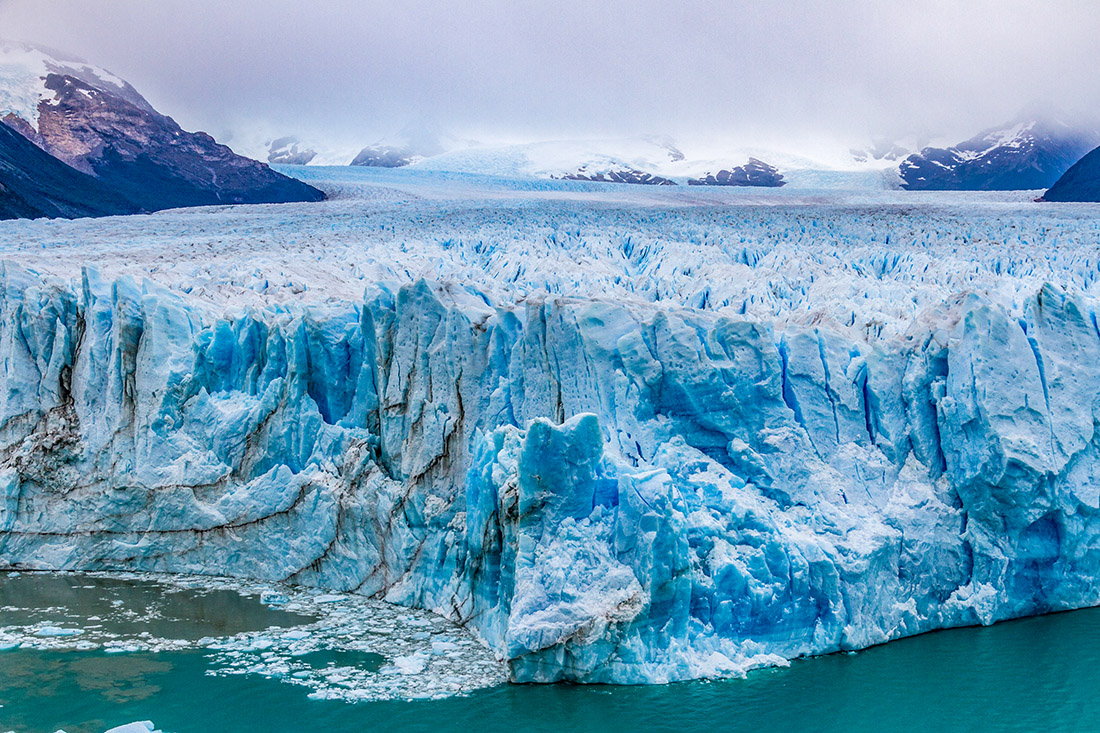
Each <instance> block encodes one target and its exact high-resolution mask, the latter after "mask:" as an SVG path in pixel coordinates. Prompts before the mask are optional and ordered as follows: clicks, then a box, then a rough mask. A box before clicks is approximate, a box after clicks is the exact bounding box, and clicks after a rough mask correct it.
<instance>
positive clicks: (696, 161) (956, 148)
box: [271, 119, 1100, 191]
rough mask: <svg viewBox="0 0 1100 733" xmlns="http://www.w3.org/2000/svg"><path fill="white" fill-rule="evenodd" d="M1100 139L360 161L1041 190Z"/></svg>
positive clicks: (1042, 133) (646, 144)
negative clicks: (796, 152) (823, 150)
mask: <svg viewBox="0 0 1100 733" xmlns="http://www.w3.org/2000/svg"><path fill="white" fill-rule="evenodd" d="M1098 144H1100V125H1098V126H1096V127H1095V128H1090V127H1087V126H1071V125H1067V124H1065V123H1061V122H1055V121H1046V120H1041V119H1030V120H1024V119H1021V120H1017V121H1015V122H1012V123H1009V124H1006V125H1002V126H1000V127H997V128H991V129H989V130H985V131H983V132H981V133H979V134H978V135H975V136H974V137H972V138H970V139H969V140H965V141H963V142H961V143H958V144H956V145H951V146H943V147H936V146H925V147H923V148H921V150H920V151H919V152H913V148H912V147H906V145H904V144H900V143H898V142H893V141H888V140H878V141H875V142H874V143H873V144H872V145H869V146H867V147H866V148H860V149H853V150H851V151H849V152H848V153H847V154H846V155H842V156H836V155H834V156H832V158H831V160H830V162H828V163H822V162H820V161H815V160H811V159H807V158H801V157H798V156H792V155H790V154H784V153H782V152H777V151H769V150H753V149H748V148H746V149H741V150H734V151H730V152H728V153H725V154H718V155H715V154H713V153H711V154H709V155H707V156H705V157H697V156H692V155H690V154H685V152H684V150H682V149H681V148H680V147H678V146H676V145H675V144H673V142H672V141H671V140H669V139H667V138H639V139H633V140H592V141H583V140H573V141H558V142H544V143H528V144H520V145H509V146H499V147H492V146H478V145H466V146H461V145H460V146H455V147H452V148H450V149H448V150H443V146H440V145H434V146H433V149H427V148H425V147H423V146H419V147H418V146H417V145H415V144H412V143H403V142H398V143H395V144H381V143H379V144H376V145H372V146H369V147H367V148H364V149H363V150H362V151H360V153H359V154H358V155H357V156H355V159H354V160H353V161H351V164H352V165H362V166H372V167H385V168H398V167H404V166H410V165H411V166H414V167H418V168H426V169H434V170H449V171H460V172H470V173H483V174H489V175H522V176H531V177H535V178H557V179H564V180H577V181H592V182H601V183H625V184H633V185H666V186H667V185H684V184H686V185H692V186H753V187H776V186H783V185H792V186H794V187H796V188H805V187H838V188H844V187H856V188H866V187H873V188H903V189H909V190H914V191H918V190H938V191H942V190H972V191H983V190H1035V189H1044V188H1047V187H1048V186H1050V185H1051V184H1052V183H1053V182H1054V181H1055V180H1057V179H1058V177H1059V176H1061V175H1062V174H1063V173H1065V172H1066V170H1067V169H1068V168H1069V167H1070V166H1071V165H1073V164H1074V163H1075V162H1076V161H1077V160H1078V159H1079V158H1080V157H1081V156H1082V155H1084V154H1085V153H1086V152H1088V151H1089V150H1091V149H1092V148H1093V147H1095V146H1096V145H1098ZM685 149H686V148H685ZM271 160H272V162H276V159H275V158H271Z"/></svg>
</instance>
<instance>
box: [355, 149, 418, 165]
mask: <svg viewBox="0 0 1100 733" xmlns="http://www.w3.org/2000/svg"><path fill="white" fill-rule="evenodd" d="M414 160H416V153H414V152H413V151H412V150H411V149H410V148H406V147H391V146H386V145H370V146H367V147H365V148H363V149H362V150H360V151H359V154H358V155H356V156H355V158H353V159H352V161H351V165H359V166H366V167H368V168H403V167H404V166H407V165H408V164H409V163H412V162H413V161H414Z"/></svg>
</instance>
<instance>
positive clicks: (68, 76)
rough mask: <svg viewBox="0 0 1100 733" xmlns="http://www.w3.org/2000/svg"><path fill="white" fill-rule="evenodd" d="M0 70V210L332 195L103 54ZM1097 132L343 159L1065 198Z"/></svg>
mask: <svg viewBox="0 0 1100 733" xmlns="http://www.w3.org/2000/svg"><path fill="white" fill-rule="evenodd" d="M0 71H2V73H0V122H2V123H4V124H3V132H4V133H8V132H11V131H14V132H17V133H18V135H19V136H21V139H16V138H13V137H12V136H11V135H10V134H4V135H2V136H0V217H12V216H69V217H72V216H95V215H107V214H125V213H134V212H149V211H157V210H161V209H165V208H175V207H181V206H201V205H212V204H243V203H283V202H290V201H319V200H321V199H322V198H323V197H324V194H323V193H322V192H321V191H318V190H317V189H315V188H313V187H311V186H309V185H307V184H305V183H303V182H301V181H299V180H297V179H295V178H290V177H288V176H285V175H283V174H281V173H279V172H277V171H275V170H272V169H271V168H270V167H268V166H267V165H265V164H263V163H259V162H256V161H255V160H251V159H249V158H246V157H242V156H240V155H237V154H235V153H234V152H233V151H232V150H230V149H229V148H228V147H226V146H224V145H220V144H219V143H217V142H216V141H215V140H214V139H213V138H212V137H210V136H209V135H207V134H205V133H202V132H187V131H185V130H183V129H181V128H180V126H179V125H177V124H176V123H175V121H173V120H172V119H171V118H170V117H167V116H165V115H163V114H161V113H159V112H158V111H157V110H155V109H154V108H153V107H152V105H150V104H149V102H148V101H147V100H146V99H145V98H144V97H143V96H142V95H141V94H140V93H138V91H137V90H136V89H134V88H133V87H132V86H131V85H130V84H128V83H127V82H125V81H123V80H122V79H120V78H118V77H116V76H114V75H113V74H111V73H109V72H107V71H105V70H103V69H101V68H97V67H94V66H90V65H88V64H85V63H83V62H80V61H72V60H67V59H65V58H63V57H62V56H61V55H60V54H57V53H55V52H49V51H46V50H44V49H40V48H36V47H31V46H25V45H21V44H12V43H0ZM21 142H30V143H31V144H32V148H33V149H32V148H27V147H26V146H25V145H22V144H20V143H21ZM1098 145H1100V125H1096V126H1091V127H1090V126H1080V125H1078V126H1073V125H1068V124H1065V123H1063V122H1058V121H1051V120H1047V119H1041V118H1038V117H1031V118H1021V119H1018V120H1016V121H1014V122H1012V123H1010V124H1007V125H1003V126H1000V127H997V128H991V129H988V130H985V131H983V132H981V133H979V134H977V135H975V136H974V137H972V138H970V139H968V140H965V141H963V142H961V143H958V144H955V145H949V146H942V147H937V146H930V145H926V146H924V147H922V148H921V149H920V150H919V152H914V149H915V147H916V146H915V145H914V144H912V142H910V143H899V142H897V141H890V140H876V141H874V142H873V143H872V144H871V145H868V146H866V147H864V148H858V149H853V150H850V151H847V152H844V151H841V152H840V154H839V155H831V156H830V157H829V160H828V162H827V163H823V162H821V161H818V160H812V159H809V158H806V157H801V156H798V155H792V154H790V153H785V152H782V151H777V150H762V149H755V148H735V149H727V150H719V151H718V152H715V151H708V152H707V153H705V154H700V153H698V152H697V151H692V150H691V149H690V148H688V147H686V146H685V147H681V146H679V145H677V144H676V143H675V142H674V141H673V140H672V139H670V138H667V137H659V136H650V137H641V138H629V139H611V140H565V141H548V142H538V143H526V144H513V145H501V146H485V145H479V144H477V143H475V142H471V141H461V140H454V139H447V138H444V137H441V136H439V135H437V134H434V133H432V132H430V131H426V130H424V129H418V128H409V129H407V130H405V131H404V132H403V133H401V134H400V135H397V136H395V137H392V138H386V139H383V140H380V141H378V142H376V143H374V144H372V145H368V146H366V147H364V148H361V149H359V150H358V152H357V153H354V149H352V151H349V152H347V153H346V156H347V157H343V158H342V159H343V160H345V161H347V163H348V164H350V165H356V166H368V167H383V168H399V167H406V166H413V167H416V168H419V169H425V170H442V171H450V172H469V173H480V174H486V175H499V176H525V177H533V178H554V179H560V180H574V181H585V182H593V183H619V184H630V185H661V186H672V185H690V186H727V187H778V186H790V187H793V188H903V189H908V190H914V191H918V190H1037V189H1046V188H1050V191H1049V192H1048V193H1047V194H1046V196H1045V199H1046V200H1051V201H1054V200H1070V199H1068V198H1065V197H1070V196H1086V197H1087V196H1093V195H1094V194H1092V193H1089V191H1090V190H1091V188H1090V187H1091V186H1093V185H1094V183H1093V181H1094V179H1095V176H1096V175H1097V171H1096V169H1097V166H1098V163H1097V162H1094V160H1093V157H1094V156H1090V157H1089V159H1087V160H1082V161H1081V163H1082V165H1080V167H1078V166H1075V165H1074V164H1075V163H1077V161H1078V160H1080V159H1081V158H1082V156H1084V155H1085V154H1086V153H1088V152H1089V151H1090V150H1092V149H1093V148H1096V147H1097V146H1098ZM255 148H257V149H253V150H251V152H252V153H253V154H256V155H258V156H259V157H265V158H266V159H267V161H268V162H269V163H271V164H273V165H306V164H310V163H313V164H316V163H332V162H334V161H338V160H340V159H341V156H342V155H343V154H341V153H340V152H339V151H340V150H342V149H343V148H339V147H332V146H330V145H325V144H323V143H322V142H321V141H318V140H312V141H303V140H300V139H299V138H298V137H295V136H289V135H288V136H282V137H277V138H275V139H270V138H269V139H267V141H266V142H264V143H263V144H262V146H260V145H258V144H257V145H256V146H255ZM318 151H321V152H318ZM39 153H41V154H43V155H44V156H45V157H43V155H39ZM53 161H56V162H58V163H61V164H62V165H64V166H66V167H65V168H59V167H58V166H57V165H54V163H53ZM1071 167H1072V168H1071ZM1063 174H1065V176H1064V177H1063ZM1060 178H1062V179H1063V180H1059V179H1060ZM1056 181H1057V183H1055V182H1056ZM1089 200H1091V199H1089Z"/></svg>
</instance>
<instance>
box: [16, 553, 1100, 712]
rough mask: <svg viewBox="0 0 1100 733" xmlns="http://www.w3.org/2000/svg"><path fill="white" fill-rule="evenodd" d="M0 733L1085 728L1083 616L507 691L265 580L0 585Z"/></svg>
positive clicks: (85, 579) (495, 680)
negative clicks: (672, 673) (791, 658)
mask: <svg viewBox="0 0 1100 733" xmlns="http://www.w3.org/2000/svg"><path fill="white" fill-rule="evenodd" d="M0 650H2V651H0V705H2V707H0V731H9V730H10V731H19V732H20V733H22V732H24V731H26V732H35V733H37V732H42V733H53V732H54V731H57V730H64V731H66V732H67V733H102V732H103V731H105V730H107V729H108V728H111V727H113V726H118V725H122V724H125V723H128V722H131V721H138V720H151V721H153V722H154V723H155V725H156V727H157V729H159V730H163V731H165V733H191V732H195V733H206V732H208V731H246V730H248V731H252V730H256V731H266V732H272V733H274V732H280V731H286V732H287V733H291V732H295V733H297V732H299V731H319V730H324V731H326V733H338V732H341V731H371V730H379V731H383V730H384V731H444V730H464V731H479V733H492V732H494V731H502V732H506V733H517V731H527V730H533V731H541V730H545V731H558V730H571V731H613V730H647V731H648V730H668V731H678V732H681V733H686V732H687V731H703V730H715V731H723V732H724V733H737V732H738V731H760V730H781V731H821V732H827V731H838V732H839V731H844V732H845V733H849V732H850V731H867V730H873V731H879V732H883V731H956V730H957V731H1016V730H1019V731H1034V730H1044V731H1081V730H1100V695H1097V692H1096V690H1097V685H1098V683H1100V673H1098V672H1097V670H1100V609H1086V610H1082V611H1074V612H1069V613H1061V614H1054V615H1048V616H1041V617H1036V618H1028V619H1022V620H1018V621H1010V622H1005V623H1001V624H998V625H995V626H992V627H985V628H965V629H955V630H950V631H940V632H935V633H930V634H925V635H922V636H917V637H913V638H908V639H902V640H899V641H895V642H891V643H889V644H885V645H882V646H878V647H874V648H871V649H868V650H865V651H862V652H859V653H851V654H834V655H830V656H824V657H818V658H814V659H804V660H797V661H795V662H793V663H792V664H791V666H790V667H788V668H778V669H766V670H757V671H754V672H750V673H749V675H748V677H747V679H735V680H724V681H715V682H688V683H680V684H673V685H653V686H637V687H625V686H624V687H613V686H596V685H589V686H585V685H510V684H507V683H505V682H504V680H503V677H502V676H501V674H502V670H501V669H500V668H499V667H498V666H497V665H496V664H495V663H494V662H493V660H492V659H491V657H490V656H489V655H487V654H486V653H485V652H484V650H483V648H482V647H481V646H480V645H479V644H477V643H476V642H475V641H474V640H473V639H472V638H470V637H469V636H468V635H467V634H465V632H463V631H462V630H461V629H458V628H456V627H454V626H452V625H451V624H449V623H447V622H446V621H444V620H443V619H440V618H438V617H435V616H432V615H430V614H425V613H424V612H420V611H409V610H407V609H403V608H396V607H393V606H388V605H386V604H382V603H378V602H375V601H370V600H367V599H363V598H359V597H356V596H351V595H345V594H333V593H325V592H321V591H316V590H309V589H296V588H286V587H279V586H265V585H264V584H262V583H251V582H240V581H229V580H220V579H208V578H189V577H181V576H147V575H135V574H123V575H117V574H115V575H107V574H72V573H12V574H0Z"/></svg>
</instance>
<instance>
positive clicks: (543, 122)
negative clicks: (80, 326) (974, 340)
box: [0, 0, 1100, 145]
mask: <svg viewBox="0 0 1100 733" xmlns="http://www.w3.org/2000/svg"><path fill="white" fill-rule="evenodd" d="M1098 25H1100V8H1094V7H1089V6H1087V5H1085V4H1083V3H1073V2H1052V3H1045V4H1038V3H1024V2H1000V3H997V2H989V1H983V2H975V3H969V4H967V5H966V7H955V6H954V5H953V4H951V3H948V2H940V1H927V0H925V1H923V2H916V3H910V4H907V5H906V6H904V7H900V6H889V7H888V6H886V5H885V4H881V3H879V4H872V3H870V2H865V1H864V2H858V3H846V4H845V7H843V8H837V7H834V6H833V5H832V4H830V3H824V2H798V3H788V4H786V5H784V6H782V7H778V6H772V5H766V4H752V5H750V4H745V3H737V4H731V5H729V6H728V7H725V8H720V9H715V8H711V7H707V5H706V4H704V3H696V2H685V3H679V4H675V5H673V4H668V3H664V2H657V1H655V0H644V1H642V2H631V3H626V2H620V1H619V0H614V1H613V2H603V3H598V4H596V3H584V2H575V1H574V0H567V1H566V2H559V3H555V4H554V5H552V6H551V5H534V4H525V3H509V2H503V1H502V0H492V1H491V2H485V3H478V4H477V5H476V6H474V5H463V6H453V5H448V4H443V3H439V2H435V1H433V0H413V1H412V2H407V3H401V4H393V3H379V2H367V3H360V2H350V1H349V0H336V1H330V2H326V3H324V4H317V5H312V4H311V5H310V6H305V5H304V4H301V3H293V2H287V1H285V0H282V1H278V2H263V3H260V2H256V1H255V0H247V1H245V2H234V3H231V4H230V3H221V2H214V1H213V0H198V1H192V2H188V3H183V2H179V1H178V0H162V1H161V2H156V3H150V2H144V1H141V0H114V1H113V2H105V1H104V0H99V1H93V0H55V1H54V2H50V3H49V4H48V5H44V4H43V3H42V2H41V1H40V0H0V36H2V37H6V38H9V39H13V40H19V41H25V42H30V43H38V44H42V45H46V46H50V47H53V48H57V49H59V50H61V51H63V52H66V53H70V54H74V55H77V56H80V57H82V58H84V59H86V60H87V61H88V62H89V63H92V64H96V65H99V66H103V67H105V68H108V69H110V70H111V71H112V72H114V73H116V74H118V75H119V76H122V77H123V78H126V79H127V80H128V81H130V82H131V83H132V84H134V86H135V87H136V88H137V89H138V90H139V91H140V92H142V94H143V95H145V96H146V97H147V98H148V99H149V100H150V101H151V102H152V103H153V104H154V106H156V107H157V108H158V109H160V110H161V111H163V112H165V113H166V114H169V115H171V116H173V117H174V118H176V119H177V121H179V122H180V123H181V124H182V125H183V126H184V127H185V128H188V129H203V130H207V131H209V132H211V133H213V134H215V135H216V136H218V137H219V138H220V139H229V140H234V139H236V140H243V139H244V138H245V137H247V136H248V135H253V136H256V135H265V136H268V137H274V136H279V135H292V134H297V135H300V136H303V137H304V138H311V139H316V138H325V139H328V140H331V141H358V142H359V143H360V144H366V143H369V142H373V141H374V140H376V139H378V138H382V137H385V136H387V135H392V134H393V133H396V132H398V131H400V130H402V129H405V128H407V127H409V126H426V127H430V128H432V129H435V130H440V131H445V132H447V133H449V134H451V135H454V136H456V137H466V138H473V139H480V140H500V141H504V140H508V141H524V140H539V139H555V138H578V137H620V136H635V135H642V134H660V135H669V136H671V137H673V138H674V139H676V140H678V141H682V140H696V141H698V140H706V139H719V138H721V139H738V140H742V141H745V142H748V143H751V144H754V145H772V144H776V143H777V142H778V141H781V140H786V141H790V140H799V141H803V142H805V143H807V144H811V143H815V142H821V141H823V140H834V141H843V142H844V143H851V144H857V143H859V142H860V141H866V142H869V141H870V140H872V139H876V138H890V139H902V138H909V139H919V138H922V137H923V138H929V137H946V138H947V139H952V138H953V139H956V140H957V139H962V138H963V137H968V136H970V135H972V134H974V133H975V132H977V131H978V130H980V129H984V128H987V127H990V126H994V125H997V124H999V123H1002V122H1005V121H1007V120H1009V119H1012V118H1013V117H1015V116H1016V115H1018V114H1019V113H1020V112H1021V111H1022V110H1025V109H1031V110H1035V109H1038V110H1043V111H1046V112H1048V113H1049V114H1052V115H1061V116H1064V115H1069V116H1071V117H1074V116H1076V117H1081V118H1084V117H1085V116H1086V115H1088V116H1091V115H1092V110H1095V109H1097V108H1098V107H1100V80H1097V79H1096V75H1095V69H1096V68H1098V66H1100V47H1098V46H1097V44H1095V43H1094V42H1093V39H1092V36H1093V32H1094V29H1095V28H1096V27H1098Z"/></svg>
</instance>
